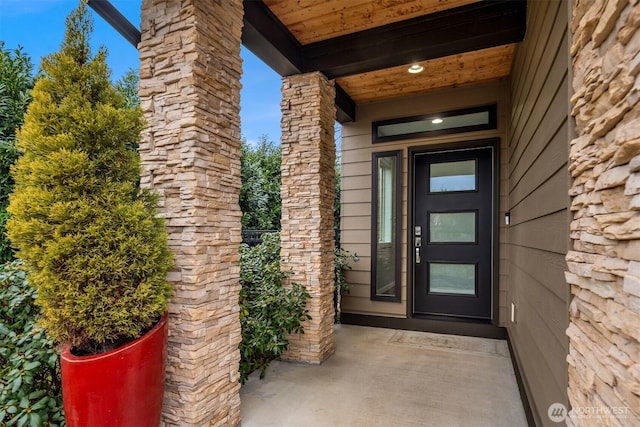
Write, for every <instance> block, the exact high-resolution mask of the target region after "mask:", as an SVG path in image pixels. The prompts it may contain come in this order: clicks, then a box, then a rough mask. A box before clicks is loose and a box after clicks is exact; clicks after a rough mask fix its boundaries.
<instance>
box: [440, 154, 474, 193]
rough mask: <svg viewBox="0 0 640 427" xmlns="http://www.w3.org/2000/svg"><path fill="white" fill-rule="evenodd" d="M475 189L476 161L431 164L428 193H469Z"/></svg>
mask: <svg viewBox="0 0 640 427" xmlns="http://www.w3.org/2000/svg"><path fill="white" fill-rule="evenodd" d="M475 189H476V161H475V160H462V161H459V162H443V163H432V164H431V165H430V167H429V191H430V192H431V193H443V192H448V191H470V190H475Z"/></svg>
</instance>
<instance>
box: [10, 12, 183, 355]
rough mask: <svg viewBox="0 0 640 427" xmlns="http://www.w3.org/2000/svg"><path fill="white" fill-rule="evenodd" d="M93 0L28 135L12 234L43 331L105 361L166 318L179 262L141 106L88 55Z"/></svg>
mask: <svg viewBox="0 0 640 427" xmlns="http://www.w3.org/2000/svg"><path fill="white" fill-rule="evenodd" d="M91 31H92V23H91V20H90V18H89V16H88V13H87V10H86V5H85V4H84V2H81V3H80V6H79V7H78V9H77V10H76V11H74V12H73V13H72V14H71V15H70V16H69V17H68V18H67V31H66V35H65V40H64V42H63V44H62V47H61V49H60V51H59V52H57V53H54V54H52V55H50V56H48V57H46V58H45V59H44V60H43V62H42V70H43V72H44V77H43V78H41V79H39V80H38V82H37V83H36V85H35V87H34V90H33V93H32V95H33V101H32V103H31V104H30V106H29V109H28V111H27V114H26V116H25V123H24V125H23V127H22V128H21V129H20V131H19V132H18V135H17V136H18V149H19V150H20V151H21V152H22V154H23V155H22V157H21V158H20V159H19V160H18V162H17V163H16V165H15V167H14V169H13V173H14V178H15V181H16V186H15V190H14V194H13V195H12V197H11V200H10V206H9V212H10V213H11V215H12V217H11V219H10V220H9V222H8V224H7V226H8V231H9V237H10V239H11V241H12V243H13V244H14V245H15V246H16V247H17V249H18V253H17V255H18V257H20V258H22V259H24V260H26V261H27V262H28V267H29V270H30V274H29V276H28V277H29V281H30V283H31V284H32V285H33V286H35V287H36V289H37V291H38V304H39V305H40V306H41V307H42V324H43V325H44V327H45V328H46V329H47V331H48V333H49V334H50V336H52V337H53V338H54V339H55V340H56V341H58V342H70V343H72V345H73V346H74V347H76V348H79V349H82V350H83V351H86V352H98V351H103V350H106V349H109V348H111V347H114V346H116V345H117V344H118V343H119V342H121V341H124V340H129V339H134V338H136V337H138V336H140V335H141V334H142V333H143V332H144V331H145V330H146V329H148V328H149V327H151V326H152V325H153V324H154V322H155V321H156V320H157V319H158V317H159V316H160V315H161V314H162V313H163V312H164V311H165V310H166V304H167V298H168V296H169V293H170V288H169V285H168V283H167V281H166V273H167V270H168V269H169V268H170V266H171V259H170V258H171V257H170V253H169V250H168V247H167V235H166V231H165V229H164V223H163V221H162V220H161V219H160V218H157V217H156V206H157V201H158V199H157V197H156V196H155V195H153V194H151V193H149V192H148V191H145V190H141V189H140V188H139V185H138V180H139V171H140V164H139V156H138V154H137V152H135V151H132V150H130V149H127V146H128V145H129V146H131V143H132V142H138V141H139V135H140V131H141V129H142V127H143V120H142V113H141V110H140V109H139V108H127V107H126V101H125V99H124V98H123V96H122V95H121V94H120V93H118V92H117V91H116V90H115V89H114V87H113V85H112V83H111V81H110V79H109V77H110V71H109V70H108V68H107V65H106V62H105V58H106V52H105V51H104V50H103V49H101V50H99V51H98V53H97V54H96V55H95V56H94V55H92V53H91V49H90V46H89V37H90V34H91Z"/></svg>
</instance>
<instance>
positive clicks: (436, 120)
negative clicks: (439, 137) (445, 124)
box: [431, 119, 442, 125]
mask: <svg viewBox="0 0 640 427" xmlns="http://www.w3.org/2000/svg"><path fill="white" fill-rule="evenodd" d="M431 123H433V124H434V125H437V124H440V123H442V119H433V120H431Z"/></svg>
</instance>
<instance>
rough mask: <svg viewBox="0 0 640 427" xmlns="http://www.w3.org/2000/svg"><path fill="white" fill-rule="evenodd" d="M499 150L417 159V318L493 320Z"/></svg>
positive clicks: (489, 147) (487, 148)
mask: <svg viewBox="0 0 640 427" xmlns="http://www.w3.org/2000/svg"><path fill="white" fill-rule="evenodd" d="M495 149H496V148H495V147H494V144H493V141H491V142H490V143H489V144H485V145H481V146H475V147H471V148H466V147H465V148H458V149H447V150H442V149H440V150H434V151H425V152H416V153H414V155H413V179H414V181H413V230H412V235H413V237H412V255H413V256H412V261H413V262H412V266H413V299H412V301H413V314H417V315H436V316H448V317H459V318H472V319H484V320H489V319H491V318H492V309H493V307H492V301H493V248H494V209H493V207H494V204H495V203H494V201H495V194H494V188H495V185H494V182H495V181H494V180H495V177H494V175H495V171H494V161H493V159H494V150H495Z"/></svg>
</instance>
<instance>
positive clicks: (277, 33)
mask: <svg viewBox="0 0 640 427" xmlns="http://www.w3.org/2000/svg"><path fill="white" fill-rule="evenodd" d="M243 4H244V27H243V29H242V44H243V45H244V47H246V48H247V49H249V50H250V51H251V52H253V54H254V55H256V56H257V57H258V58H260V59H261V60H262V61H263V62H264V63H265V64H267V65H268V66H269V67H271V68H272V69H273V70H274V71H275V72H276V73H278V74H280V75H281V76H290V75H293V74H301V73H302V72H303V71H302V45H301V44H300V43H298V41H297V40H296V38H295V37H294V36H293V35H292V34H291V33H290V32H289V30H287V28H286V27H285V26H284V25H283V24H282V23H281V22H280V21H279V20H278V18H276V17H275V15H274V14H273V13H272V12H271V10H269V8H268V7H267V6H266V5H265V4H264V3H263V2H262V1H252V0H244V2H243Z"/></svg>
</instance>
